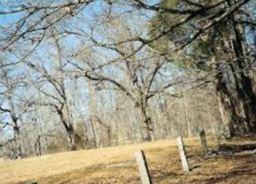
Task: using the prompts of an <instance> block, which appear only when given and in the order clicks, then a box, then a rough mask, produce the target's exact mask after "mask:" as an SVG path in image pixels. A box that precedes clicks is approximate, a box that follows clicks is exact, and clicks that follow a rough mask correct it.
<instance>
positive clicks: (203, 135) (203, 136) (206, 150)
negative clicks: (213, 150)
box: [199, 129, 208, 155]
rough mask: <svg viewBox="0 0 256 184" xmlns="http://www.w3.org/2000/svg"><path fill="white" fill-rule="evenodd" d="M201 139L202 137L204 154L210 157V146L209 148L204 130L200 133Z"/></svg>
mask: <svg viewBox="0 0 256 184" xmlns="http://www.w3.org/2000/svg"><path fill="white" fill-rule="evenodd" d="M199 137H200V141H201V145H202V150H203V153H204V154H205V155H208V146H207V140H206V136H205V130H204V129H202V130H200V131H199Z"/></svg>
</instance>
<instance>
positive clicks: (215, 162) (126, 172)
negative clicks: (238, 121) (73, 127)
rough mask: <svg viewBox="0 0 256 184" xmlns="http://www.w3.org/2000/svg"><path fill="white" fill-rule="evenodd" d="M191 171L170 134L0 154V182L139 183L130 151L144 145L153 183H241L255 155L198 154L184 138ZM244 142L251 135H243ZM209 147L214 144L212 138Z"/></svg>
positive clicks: (251, 175) (251, 176)
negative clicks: (37, 153) (13, 156)
mask: <svg viewBox="0 0 256 184" xmlns="http://www.w3.org/2000/svg"><path fill="white" fill-rule="evenodd" d="M185 142H186V144H187V150H188V154H189V161H190V163H191V165H192V168H193V170H192V172H191V173H189V174H183V172H182V170H181V164H180V160H179V154H178V149H177V146H176V140H163V141H157V142H152V143H144V144H137V145H127V146H119V147H114V148H103V149H97V150H89V151H86V150H85V151H76V152H64V153H58V154H51V155H45V156H42V157H35V158H27V159H23V160H15V161H10V160H5V161H4V160H0V183H1V184H2V183H3V184H5V183H25V182H27V181H37V182H38V183H39V184H46V183H57V184H64V183H72V184H73V183H74V184H75V183H76V184H78V183H79V184H80V183H86V184H100V183H104V184H105V183H108V184H112V183H123V184H125V183H132V184H133V183H136V184H137V183H138V184H139V183H140V180H139V175H138V171H137V167H136V164H135V159H134V152H136V151H137V150H140V149H144V150H145V153H146V157H147V159H148V162H149V168H150V173H151V175H152V177H153V182H154V183H157V184H158V183H160V184H170V183H208V184H211V183H225V184H229V183H230V184H231V183H232V184H234V183H245V184H250V183H252V184H254V183H255V181H256V164H255V162H256V156H255V155H246V156H226V157H223V156H216V157H212V158H207V159H206V158H204V157H203V156H202V155H201V152H200V145H199V141H198V140H197V139H191V140H185ZM248 142H249V143H250V142H251V141H250V140H248ZM210 147H211V148H214V147H215V144H214V141H211V143H210Z"/></svg>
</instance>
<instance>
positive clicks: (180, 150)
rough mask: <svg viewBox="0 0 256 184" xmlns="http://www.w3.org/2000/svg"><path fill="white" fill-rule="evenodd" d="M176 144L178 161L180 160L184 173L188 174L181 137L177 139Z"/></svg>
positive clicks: (187, 164) (188, 168)
mask: <svg viewBox="0 0 256 184" xmlns="http://www.w3.org/2000/svg"><path fill="white" fill-rule="evenodd" d="M177 143H178V147H179V152H180V159H181V164H182V168H183V171H184V172H189V171H190V166H189V163H188V160H187V157H186V150H185V147H184V143H183V139H182V137H181V136H179V137H178V138H177Z"/></svg>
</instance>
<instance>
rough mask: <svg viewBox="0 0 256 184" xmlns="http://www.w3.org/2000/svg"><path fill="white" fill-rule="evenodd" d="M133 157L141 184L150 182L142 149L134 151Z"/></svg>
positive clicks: (150, 183)
mask: <svg viewBox="0 0 256 184" xmlns="http://www.w3.org/2000/svg"><path fill="white" fill-rule="evenodd" d="M135 157H136V161H137V165H138V168H139V172H140V178H141V182H142V184H152V181H151V178H150V174H149V170H148V164H147V160H146V157H145V154H144V152H143V151H142V150H140V151H138V152H137V153H135Z"/></svg>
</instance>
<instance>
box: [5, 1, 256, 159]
mask: <svg viewBox="0 0 256 184" xmlns="http://www.w3.org/2000/svg"><path fill="white" fill-rule="evenodd" d="M255 9H256V2H255V1H253V0H215V1H212V0H161V1H158V0H74V1H71V0H70V1H69V0H63V1H57V0H56V1H55V0H52V1H49V0H42V1H30V0H26V1H22V2H15V1H13V2H7V1H6V2H4V1H3V2H0V76H1V77H0V154H1V155H2V156H4V157H6V158H11V159H17V158H22V157H28V156H33V155H38V156H39V155H42V154H47V153H53V152H59V151H65V150H77V149H92V148H100V147H109V146H115V145H122V144H128V143H137V142H145V141H152V140H159V139H165V138H170V137H177V136H180V135H183V136H187V137H192V136H195V135H196V136H197V135H198V133H199V132H200V131H201V130H202V129H205V130H206V132H207V134H208V135H210V134H211V135H214V136H215V137H218V139H219V138H222V139H226V138H230V137H233V136H244V135H248V134H255V132H256V72H255V71H256V22H255V20H256V14H255V12H256V11H255Z"/></svg>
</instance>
